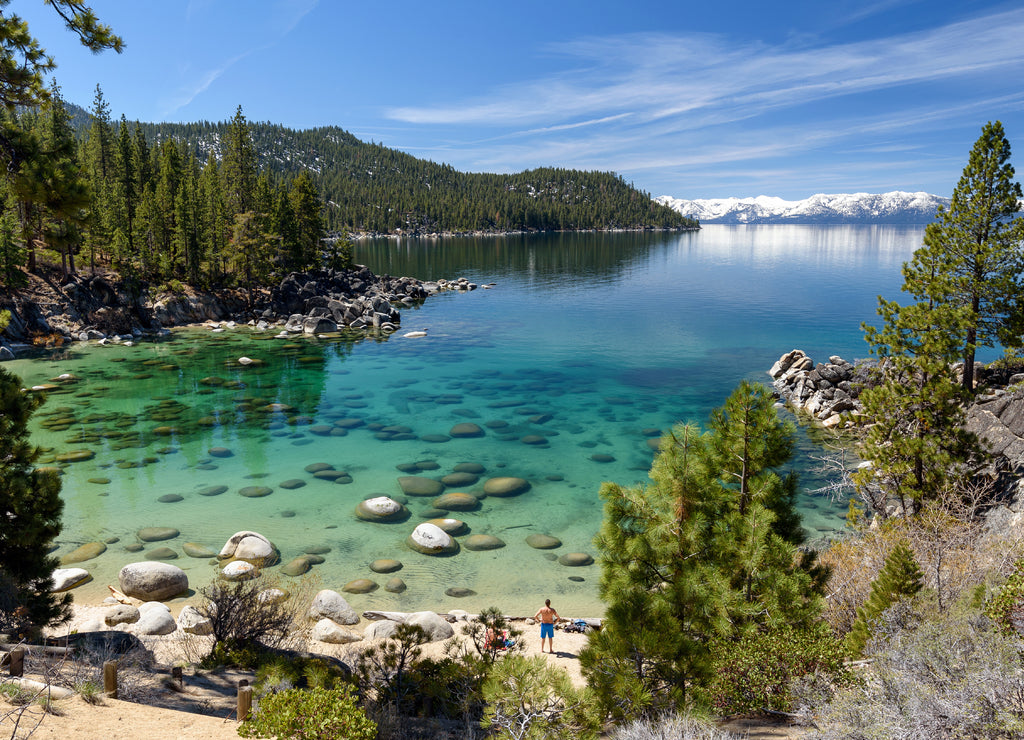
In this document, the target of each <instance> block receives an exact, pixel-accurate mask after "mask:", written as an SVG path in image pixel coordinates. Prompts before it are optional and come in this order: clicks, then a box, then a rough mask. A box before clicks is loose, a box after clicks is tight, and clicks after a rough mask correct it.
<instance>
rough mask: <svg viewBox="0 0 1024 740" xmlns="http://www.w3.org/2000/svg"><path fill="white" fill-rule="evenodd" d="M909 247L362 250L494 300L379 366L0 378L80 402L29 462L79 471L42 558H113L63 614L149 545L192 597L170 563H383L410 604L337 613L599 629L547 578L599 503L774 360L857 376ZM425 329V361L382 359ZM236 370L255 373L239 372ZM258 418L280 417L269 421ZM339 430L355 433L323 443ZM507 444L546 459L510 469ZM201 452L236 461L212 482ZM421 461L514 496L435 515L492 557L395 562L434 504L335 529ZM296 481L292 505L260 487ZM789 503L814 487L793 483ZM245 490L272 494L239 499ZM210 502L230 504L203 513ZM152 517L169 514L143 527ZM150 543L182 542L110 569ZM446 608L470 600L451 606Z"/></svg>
mask: <svg viewBox="0 0 1024 740" xmlns="http://www.w3.org/2000/svg"><path fill="white" fill-rule="evenodd" d="M922 234H923V230H922V229H917V228H901V227H798V226H768V227H729V226H709V227H705V228H704V229H703V230H702V231H700V232H698V233H687V234H612V235H599V234H574V235H553V236H539V237H509V238H487V239H469V238H467V239H444V240H438V241H405V242H400V243H396V242H395V241H393V240H391V241H380V242H372V243H363V244H360V245H359V248H358V251H357V259H358V261H360V262H362V263H364V264H366V265H368V266H369V267H370V268H371V269H372V270H374V271H375V272H387V273H390V274H394V275H411V276H414V277H419V278H423V279H432V278H438V277H449V278H454V277H459V276H465V277H467V278H469V279H471V280H473V281H474V282H478V283H481V284H488V283H494V286H493V287H492V288H490V289H480V290H477V291H475V292H472V293H467V294H453V293H447V294H442V295H438V296H435V297H432V298H430V299H429V300H428V301H427V302H426V303H425V304H424V305H423V306H421V307H419V308H414V309H408V310H406V311H404V313H403V323H402V329H401V330H400V331H399V332H398V333H397V334H396V335H394V336H392V337H390V338H389V339H387V340H386V341H376V340H373V339H369V340H365V341H359V342H357V341H353V340H351V339H344V338H338V339H329V340H325V339H315V338H305V337H300V338H297V339H295V340H292V341H282V340H274V339H271V338H269V337H268V336H267V335H261V334H258V333H254V332H251V331H249V330H247V329H237V330H234V331H229V332H225V333H221V334H211V333H209V332H208V331H205V330H182V331H175V332H174V337H173V339H172V340H170V341H164V342H159V343H144V344H141V345H138V346H135V347H132V348H125V347H98V346H92V347H83V346H75V347H72V348H71V349H69V350H66V351H63V352H60V353H58V354H56V355H54V356H53V357H50V358H43V359H34V360H18V361H14V362H11V363H8V364H7V367H8V368H9V369H11V370H12V371H14V372H17V373H19V374H20V375H22V377H23V379H24V380H25V382H26V383H27V384H36V383H40V382H46V381H47V380H48V379H50V378H54V377H57V376H58V375H60V374H62V373H73V374H74V376H75V377H76V379H77V380H76V381H74V382H72V383H66V384H61V385H60V388H59V392H57V393H54V394H53V395H51V397H50V400H49V401H48V402H47V404H46V406H45V407H44V408H43V410H42V412H41V413H40V414H39V415H38V416H37V419H36V420H35V424H34V426H35V429H34V436H33V440H34V441H37V442H38V443H39V444H42V445H46V446H49V447H53V448H54V451H55V453H61V452H67V451H70V450H88V451H92V452H93V453H94V457H93V458H92V459H89V460H85V461H78V462H72V463H68V464H66V466H65V475H64V493H63V495H64V499H65V502H66V506H65V514H64V533H63V535H62V537H61V539H60V545H61V548H60V551H59V554H63V553H65V552H68V551H70V550H72V549H73V548H74V547H76V546H77V545H78V544H80V543H82V542H87V541H92V540H106V539H108V538H112V537H117V538H119V541H118V542H117V543H114V544H111V545H109V547H108V549H107V551H106V552H105V553H104V554H103V555H101V556H100V557H99V558H96V559H94V560H90V561H88V562H86V563H84V564H83V565H84V567H86V568H88V569H89V570H90V572H92V573H93V575H94V576H95V581H94V582H93V584H90V585H89V586H86V587H83V588H84V591H83V590H82V589H79V591H80V592H81V593H82V594H83V595H84V596H85V597H86V598H99V597H101V596H102V595H105V590H106V589H105V586H106V584H107V583H112V584H116V575H117V571H118V570H119V569H120V567H121V566H122V565H124V564H125V563H127V562H132V561H134V560H138V559H142V558H144V556H145V552H147V551H149V550H151V549H152V548H154V547H158V546H161V545H167V546H169V547H171V548H172V549H174V550H175V551H176V552H178V553H179V558H178V559H177V560H175V561H174V562H175V563H176V564H177V565H179V566H181V567H183V568H185V569H186V570H187V571H188V573H189V578H190V582H191V584H192V585H193V587H201V586H203V585H205V584H206V583H208V582H209V581H210V580H211V579H212V577H213V576H214V574H215V572H216V569H215V567H214V566H213V565H211V564H210V562H209V561H208V560H207V559H204V558H190V557H188V556H186V555H185V554H184V552H183V550H182V544H183V543H185V542H196V543H199V544H202V545H205V546H206V547H208V548H210V549H212V550H218V549H219V548H220V546H221V545H222V544H223V542H224V541H225V540H226V539H227V538H228V537H229V536H230V535H231V534H232V533H234V532H235V531H238V530H241V529H252V530H255V531H258V532H261V533H263V534H265V535H267V536H268V537H270V538H271V539H272V540H273V541H274V542H275V543H276V544H277V545H278V547H279V549H280V550H281V554H282V560H283V562H287V561H288V560H290V559H291V558H292V557H295V556H297V555H299V554H300V553H301V552H302V551H303V549H304V548H306V547H308V546H311V545H326V546H328V547H330V548H331V550H330V552H329V553H327V554H326V555H325V556H324V557H325V562H324V563H323V564H321V565H317V566H315V567H314V569H313V571H312V573H313V574H314V577H315V578H316V579H317V580H318V581H319V583H320V585H322V586H323V587H331V588H336V589H340V588H341V587H342V586H343V585H344V584H345V583H346V582H347V581H349V580H352V579H355V578H364V577H369V578H373V579H374V580H376V581H377V582H379V583H381V584H382V585H383V583H384V582H385V581H387V579H388V578H390V577H391V576H381V575H377V574H374V573H372V572H371V571H370V570H369V569H368V567H367V566H368V564H369V563H370V562H371V561H372V560H374V559H377V558H397V559H399V560H401V561H402V562H403V564H404V567H403V569H402V570H401V571H399V572H398V573H397V574H395V575H397V576H399V577H401V578H402V579H403V580H404V581H405V582H406V584H407V585H408V590H407V591H406V592H405V593H403V594H400V595H396V594H391V593H388V592H386V591H384V590H383V588H382V589H379V590H378V591H376V592H374V593H371V594H366V595H352V596H351V598H350V601H351V602H352V603H353V605H354V606H355V607H356V609H357V610H363V609H369V608H379V609H396V610H415V609H423V608H431V609H447V608H456V607H461V608H465V609H467V610H469V611H474V610H477V609H480V608H482V607H483V606H487V605H490V604H495V605H498V606H500V607H501V608H502V609H503V610H505V611H506V613H524V614H525V613H532V610H535V609H536V606H537V602H538V600H539V599H542V598H545V597H550V598H552V599H553V600H554V602H555V604H556V605H557V606H559V608H560V609H563V611H564V612H568V613H576V614H597V613H599V612H600V611H601V605H600V602H599V600H598V599H597V593H596V591H597V589H596V586H597V579H598V567H597V566H596V565H594V566H589V567H583V568H569V567H565V566H562V565H559V564H558V563H557V562H554V561H553V560H551V559H550V556H551V555H552V554H554V555H558V554H562V553H565V552H574V551H583V552H590V553H593V546H592V543H591V540H592V538H593V536H594V534H595V533H596V531H597V528H598V526H599V524H600V519H601V506H600V501H599V499H598V495H597V491H598V488H599V487H600V484H601V482H602V481H605V480H614V481H616V482H619V483H623V484H631V483H634V482H640V481H643V480H645V479H646V471H647V469H648V467H649V466H650V462H651V457H652V454H653V453H652V451H651V448H650V446H649V445H648V440H649V439H650V438H651V437H652V436H653V435H655V433H656V430H664V429H667V428H668V427H669V426H670V425H671V424H673V423H675V422H677V421H680V420H701V421H702V420H704V419H705V418H706V417H707V414H708V412H709V411H710V410H711V409H712V408H714V407H715V406H718V405H720V404H721V403H722V402H723V400H724V399H725V397H726V396H727V395H728V393H729V392H730V391H731V389H732V388H733V387H734V386H735V385H736V383H737V382H738V381H739V380H741V379H743V378H750V379H753V380H766V379H767V376H766V375H765V370H766V369H767V368H768V367H770V365H771V364H772V362H774V361H775V360H776V359H777V358H778V356H779V355H780V354H782V353H783V352H785V351H787V350H789V349H792V348H794V347H800V348H802V349H804V350H806V351H807V352H808V353H809V354H810V355H811V356H812V357H814V358H815V359H816V360H822V359H825V358H826V357H827V356H828V355H830V354H840V355H843V356H844V357H846V358H848V359H852V358H854V357H859V356H864V355H865V354H867V353H866V345H864V343H863V339H862V338H861V333H860V328H859V327H860V323H861V322H862V321H865V320H867V321H871V320H872V319H873V318H874V308H875V305H876V298H875V297H876V295H878V294H880V293H881V294H884V295H887V296H894V295H896V294H897V293H898V291H899V286H900V283H901V281H902V278H901V276H900V272H899V268H900V265H901V264H902V262H903V261H904V260H906V259H907V258H908V257H909V256H910V254H911V252H912V251H913V249H914V248H916V247H917V246H918V245H919V244H920V239H921V236H922ZM421 328H422V329H426V330H427V331H428V335H427V337H425V338H419V339H412V338H404V337H402V336H401V335H402V334H404V333H406V332H408V331H411V330H414V329H421ZM241 356H248V357H251V358H254V359H257V360H259V361H260V362H261V363H262V364H260V365H259V366H255V367H243V366H241V365H239V364H238V363H237V359H238V358H239V357H241ZM274 403H276V404H286V405H287V406H288V407H290V408H287V409H278V410H268V408H267V407H268V405H269V404H274ZM348 419H359V420H361V421H362V422H363V424H362V425H361V426H359V427H355V428H350V429H348V430H347V432H344V426H345V425H348V424H349V422H347V421H346V420H348ZM338 422H341V423H342V425H343V426H339V425H338ZM463 422H472V423H476V424H478V425H480V426H481V428H482V429H483V431H484V436H482V437H477V438H469V439H458V438H453V439H449V440H448V441H443V442H436V441H426V440H424V439H423V438H424V437H425V436H426V437H427V438H428V439H433V438H434V437H432V436H431V435H443V436H447V435H448V432H449V431H450V430H451V428H452V427H453V426H454V425H455V424H458V423H463ZM391 426H403V427H408V428H409V429H410V431H408V432H404V431H398V432H397V434H398V436H399V439H387V440H385V439H381V438H380V437H381V434H380V428H381V427H391ZM332 429H334V430H337V431H334V432H331V430H332ZM343 433H344V436H341V435H342V434H343ZM524 437H534V438H539V439H542V440H545V441H544V443H543V444H539V445H538V444H526V443H524V442H523V441H522V440H523V438H524ZM438 438H440V437H438ZM534 441H536V440H534ZM214 447H224V448H227V449H228V450H230V451H231V456H230V457H214V456H211V455H210V454H209V450H210V449H211V448H214ZM800 449H801V459H799V460H798V461H797V466H798V467H807V465H808V462H807V458H806V455H807V453H808V452H809V451H810V450H812V449H813V445H812V443H811V442H810V441H809V440H808V439H807V438H806V437H805V436H803V435H801V439H800ZM594 455H598V456H599V457H598V460H597V461H596V460H595V459H593V456H594ZM609 457H610V458H612V459H611V460H610V461H600V460H608V458H609ZM422 461H427V462H429V463H434V464H436V466H437V467H436V469H428V470H425V471H422V472H421V473H420V474H421V475H424V476H429V477H440V476H442V475H444V474H447V473H450V472H452V470H453V468H454V467H455V465H457V464H459V463H463V462H474V463H479V464H481V465H483V466H484V467H485V468H486V473H485V474H484V475H483V476H482V477H481V480H480V482H479V483H477V484H475V485H471V486H468V487H461V488H454V489H450V490H463V491H465V490H478V489H479V488H480V487H481V486H482V483H483V481H484V480H486V479H487V478H488V477H491V476H517V477H522V478H525V479H527V480H528V481H530V483H531V489H530V490H529V491H528V492H527V493H524V494H522V495H520V496H516V497H510V498H495V497H487V498H484V499H483V500H482V502H481V507H480V509H478V510H477V511H471V512H456V513H454V514H453V516H456V517H458V518H460V519H463V520H464V521H465V522H466V523H467V524H468V525H469V527H470V531H471V533H473V534H494V535H496V536H498V537H500V538H501V539H502V540H504V541H505V542H506V547H504V548H502V549H499V550H493V551H486V552H474V551H469V550H467V549H465V548H463V549H462V551H461V552H460V553H459V554H458V555H456V556H453V557H448V558H434V557H429V556H425V555H421V554H418V553H415V552H412V551H410V550H409V549H408V548H407V547H406V546H405V544H404V540H405V538H406V537H407V536H408V534H409V533H410V532H411V531H412V529H413V528H414V526H415V525H416V523H418V522H419V521H421V519H422V516H421V514H422V513H423V512H424V511H425V510H426V509H427V508H429V507H430V505H431V501H432V498H430V497H426V498H421V497H409V499H408V504H407V505H408V508H409V509H410V510H411V512H412V515H411V517H410V519H408V520H407V521H405V522H401V523H393V524H379V523H367V522H363V521H359V520H357V519H356V518H355V517H354V515H353V510H354V508H355V506H356V504H357V503H358V502H359V501H360V500H361V499H364V498H367V497H369V496H371V495H374V494H377V495H379V494H387V495H392V496H398V495H400V489H399V486H398V477H399V476H402V475H406V474H407V473H404V472H400V471H399V470H397V469H396V468H395V466H396V464H403V463H412V462H422ZM317 462H326V463H329V464H331V465H333V466H334V467H335V468H337V469H338V470H344V471H345V472H347V473H349V475H350V477H351V479H352V482H351V483H347V484H340V483H335V482H331V481H327V480H321V479H317V478H314V477H313V476H312V475H311V474H310V473H308V472H306V471H305V470H304V468H305V467H306V466H307V465H309V464H311V463H317ZM427 467H431V466H427ZM106 478H109V479H110V482H109V483H97V482H94V481H96V480H103V479H106ZM292 479H295V480H300V481H302V482H303V483H304V484H305V485H303V486H302V487H300V488H295V489H288V488H285V487H282V486H281V485H280V484H281V483H282V482H285V481H289V480H292ZM802 480H803V482H804V484H805V486H806V487H813V486H815V485H817V483H818V481H816V480H815V478H814V476H813V474H812V473H811V472H809V471H807V472H805V473H804V476H803V479H802ZM255 485H260V486H267V487H270V488H272V492H271V493H270V494H269V495H266V496H264V497H259V498H248V497H245V496H242V495H239V494H238V491H239V490H240V489H242V488H243V487H245V486H255ZM209 486H226V487H227V490H226V491H225V492H224V493H221V494H219V495H212V496H211V495H201V491H202V492H206V491H204V489H206V488H207V487H209ZM169 494H171V495H177V496H180V497H181V498H182V500H180V501H175V502H161V501H160V499H161V497H166V496H167V495H169ZM801 508H802V509H803V511H804V515H805V522H804V523H805V526H807V528H808V529H809V530H810V531H811V533H812V534H818V533H825V532H827V531H829V530H830V529H832V528H834V527H837V526H840V525H841V515H842V513H843V511H845V506H843V505H841V504H839V505H832V504H830V503H829V502H827V501H823V500H820V499H815V498H812V497H810V496H804V497H802V499H801ZM145 526H170V527H174V528H177V529H179V530H180V531H181V535H180V536H179V537H178V538H176V539H174V540H169V541H166V542H160V543H153V544H146V545H145V549H144V550H143V551H142V552H140V553H130V552H128V551H126V550H125V546H126V545H128V544H132V543H135V542H137V538H136V534H135V533H136V532H137V530H138V529H140V528H141V527H145ZM534 532H542V533H547V534H552V535H555V536H557V537H558V538H560V539H561V540H562V542H563V543H564V544H563V546H562V547H561V548H559V549H557V550H554V551H550V552H544V551H539V550H534V549H532V548H530V547H529V546H527V545H526V544H525V541H524V540H525V538H526V536H527V535H528V534H531V533H534ZM460 539H464V538H461V537H460ZM570 577H573V578H574V579H582V580H570ZM282 578H284V579H285V580H287V578H286V577H283V576H282ZM453 586H454V587H466V588H471V589H473V590H475V591H476V592H477V594H478V595H477V596H474V597H468V598H462V599H457V598H452V597H448V596H446V595H445V594H444V591H445V589H447V588H449V587H453Z"/></svg>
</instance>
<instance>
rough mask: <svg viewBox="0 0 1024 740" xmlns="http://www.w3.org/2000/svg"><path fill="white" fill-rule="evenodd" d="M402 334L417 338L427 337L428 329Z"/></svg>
mask: <svg viewBox="0 0 1024 740" xmlns="http://www.w3.org/2000/svg"><path fill="white" fill-rule="evenodd" d="M402 336H403V337H406V338H407V339H415V338H416V337H425V336H427V331H426V329H424V330H423V331H410V332H406V333H405V334H403V335H402Z"/></svg>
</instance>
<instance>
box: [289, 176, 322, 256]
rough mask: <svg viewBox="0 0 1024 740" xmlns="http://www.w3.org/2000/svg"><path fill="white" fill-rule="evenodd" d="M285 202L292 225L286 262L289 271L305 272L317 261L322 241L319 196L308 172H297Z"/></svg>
mask: <svg viewBox="0 0 1024 740" xmlns="http://www.w3.org/2000/svg"><path fill="white" fill-rule="evenodd" d="M288 202H289V204H290V206H291V211H292V214H293V215H292V221H293V223H294V224H295V245H294V252H293V253H292V254H291V257H290V260H289V261H290V263H291V264H290V269H293V270H306V269H309V268H310V267H312V266H313V265H315V264H317V263H319V262H320V242H321V241H322V240H323V238H324V224H323V219H322V218H321V216H320V210H321V208H322V204H321V202H320V195H319V194H318V193H317V191H316V186H315V185H313V180H312V179H311V178H310V176H309V174H308V173H306V172H301V173H299V175H298V176H297V177H296V178H295V179H294V180H292V182H291V187H290V188H289V191H288Z"/></svg>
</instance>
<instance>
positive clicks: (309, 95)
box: [7, 0, 1024, 199]
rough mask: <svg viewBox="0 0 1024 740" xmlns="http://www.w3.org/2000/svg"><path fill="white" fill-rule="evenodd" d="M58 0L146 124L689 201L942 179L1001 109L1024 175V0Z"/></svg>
mask: <svg viewBox="0 0 1024 740" xmlns="http://www.w3.org/2000/svg"><path fill="white" fill-rule="evenodd" d="M92 7H93V9H94V10H95V11H96V13H97V15H98V16H99V17H100V19H101V20H102V21H104V22H106V23H109V24H110V25H112V26H113V27H114V29H115V31H117V32H118V33H119V34H121V36H122V37H123V38H124V41H125V45H126V47H125V50H124V53H123V54H121V55H116V54H113V53H110V52H105V53H103V54H101V55H92V54H90V53H89V52H88V51H86V50H85V49H83V48H82V47H80V46H79V45H78V44H77V41H76V39H75V37H74V36H72V35H71V34H70V33H68V32H67V31H65V30H64V29H63V27H62V26H61V24H60V21H59V19H58V18H57V17H56V15H55V14H54V13H53V11H52V10H50V9H48V8H46V7H45V6H44V5H43V3H42V2H40V0H14V1H13V2H12V3H11V4H10V6H9V7H8V9H7V12H10V13H17V14H19V15H21V16H22V17H23V18H25V19H26V20H28V21H29V24H30V27H31V29H32V31H33V33H34V34H35V36H36V37H37V38H38V39H39V40H40V42H41V44H42V46H43V47H44V48H46V49H47V51H49V52H50V53H51V54H52V55H53V56H54V57H55V59H56V61H57V64H58V69H57V71H56V78H57V80H58V82H59V83H60V84H61V86H62V88H63V91H64V96H65V98H66V99H68V100H71V101H73V102H76V103H78V104H80V105H83V106H86V107H88V106H89V105H91V101H92V99H93V94H94V89H95V86H96V84H97V83H99V84H100V85H101V86H102V88H103V91H104V95H105V96H106V98H107V101H108V103H109V104H110V106H111V109H112V110H113V112H114V113H115V115H117V116H120V114H122V113H124V114H125V115H126V116H127V117H128V118H129V120H135V119H138V120H144V121H192V120H202V119H206V120H214V121H215V120H225V119H228V118H230V117H231V116H232V115H233V114H234V111H235V108H236V106H238V105H241V106H242V108H243V111H244V113H245V115H246V116H247V117H248V118H249V119H250V120H260V121H264V120H265V121H272V122H275V123H282V124H284V125H286V126H290V127H293V128H308V127H313V126H324V125H336V126H340V127H342V128H344V129H346V130H348V131H350V132H352V133H353V134H355V135H356V136H358V137H359V138H361V139H364V140H373V141H377V142H380V143H382V144H384V145H386V146H390V147H394V148H397V149H401V150H403V151H406V152H409V153H410V154H413V155H414V156H417V157H423V158H426V159H431V160H434V161H436V162H445V163H448V164H451V165H453V166H454V167H456V168H457V169H460V170H466V171H488V172H512V171H519V170H523V169H528V168H531V167H539V166H559V167H578V168H584V169H598V170H612V171H615V172H617V173H619V174H621V175H622V176H623V177H624V178H625V179H626V180H627V181H630V182H633V183H634V184H636V185H637V186H638V187H641V188H643V189H644V190H647V191H649V192H650V193H651V194H652V195H663V194H667V195H673V196H676V197H682V198H711V197H728V196H753V195H775V196H780V197H784V198H790V199H796V198H804V197H807V196H809V195H811V194H814V193H818V192H827V193H837V192H862V191H863V192H884V191H888V190H909V191H916V190H925V191H928V192H933V193H937V194H940V195H948V194H949V193H950V192H951V190H952V188H953V187H954V185H955V184H956V181H957V178H958V177H959V175H960V171H961V170H962V168H963V166H964V164H965V163H966V160H967V153H968V151H969V150H970V147H971V145H972V144H973V142H974V140H975V139H976V138H977V137H978V135H979V134H980V131H981V127H982V125H983V124H984V123H985V122H986V121H989V120H995V119H999V120H1002V121H1003V124H1004V126H1005V128H1006V131H1007V135H1008V136H1009V138H1010V142H1011V145H1013V147H1014V149H1015V150H1016V151H1017V153H1018V156H1016V157H1015V158H1014V161H1015V162H1017V164H1018V168H1019V169H1020V170H1021V172H1024V159H1021V157H1024V7H1022V5H1021V4H1020V3H1019V2H983V1H977V2H948V1H946V0H932V1H931V2H923V1H919V2H917V1H909V2H904V1H901V0H860V1H859V2H849V1H847V0H832V1H831V2H821V0H814V2H803V1H802V0H801V1H800V2H780V3H770V2H764V1H763V0H760V1H759V2H747V0H731V1H730V2H714V1H713V0H712V1H710V2H709V1H705V2H700V3H695V2H689V1H680V0H676V2H671V0H670V1H669V2H661V3H652V2H646V1H645V0H632V2H625V1H623V2H617V1H616V2H613V1H611V0H587V1H586V2H577V1H576V0H569V1H566V2H562V1H560V0H547V2H535V1H534V0H518V1H517V2H510V3H498V2H487V1H486V0H484V1H483V2H481V1H480V0H476V1H475V2H461V1H459V2H444V0H435V2H433V3H425V2H422V0H420V1H418V2H407V1H406V0H392V1H391V2H380V3H377V2H358V3H357V2H350V1H349V0H189V1H188V2H184V1H181V2H179V1H175V2H166V1H165V2H153V1H152V0H93V2H92Z"/></svg>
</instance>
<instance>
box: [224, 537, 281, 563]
mask: <svg viewBox="0 0 1024 740" xmlns="http://www.w3.org/2000/svg"><path fill="white" fill-rule="evenodd" d="M218 557H220V558H221V559H227V558H237V559H238V560H248V561H249V562H250V563H253V564H254V565H259V566H267V565H273V564H274V563H275V562H276V561H277V548H276V547H274V543H273V542H271V541H270V540H268V539H267V538H266V537H264V536H263V535H261V534H260V533H259V532H250V531H248V530H243V531H241V532H235V533H234V534H233V535H231V537H229V538H228V541H227V542H225V543H224V547H222V548H221V550H220V555H218Z"/></svg>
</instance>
